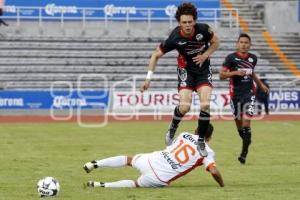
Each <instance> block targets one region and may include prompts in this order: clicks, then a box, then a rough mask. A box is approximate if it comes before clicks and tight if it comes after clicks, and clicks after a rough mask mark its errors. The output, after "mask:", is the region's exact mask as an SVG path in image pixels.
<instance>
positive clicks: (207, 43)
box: [140, 3, 219, 157]
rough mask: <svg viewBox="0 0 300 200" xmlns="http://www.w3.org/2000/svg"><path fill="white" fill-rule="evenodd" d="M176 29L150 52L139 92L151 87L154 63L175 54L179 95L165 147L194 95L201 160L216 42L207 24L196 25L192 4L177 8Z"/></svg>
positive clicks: (195, 12) (207, 121) (170, 140)
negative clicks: (197, 115) (176, 56)
mask: <svg viewBox="0 0 300 200" xmlns="http://www.w3.org/2000/svg"><path fill="white" fill-rule="evenodd" d="M175 17H176V20H177V21H178V24H179V26H177V27H176V28H175V29H174V30H173V31H172V32H171V34H170V35H169V37H168V38H167V39H166V40H165V41H163V42H162V43H161V44H160V46H159V47H158V48H157V49H156V50H155V51H154V52H153V54H152V56H151V58H150V62H149V66H148V74H147V77H146V80H145V81H144V83H143V84H142V86H141V89H140V90H141V92H143V91H145V90H147V89H148V88H149V87H150V80H151V76H152V74H153V72H154V70H155V67H156V64H157V61H158V59H159V58H161V57H162V56H163V55H164V54H166V53H168V52H170V51H172V50H175V49H176V50H177V51H178V53H179V55H178V58H177V60H178V68H177V73H178V91H179V96H180V102H179V105H178V106H177V107H176V108H175V110H174V115H173V120H172V122H171V124H170V126H169V129H168V131H167V134H166V144H167V145H170V144H171V143H172V141H173V139H174V136H175V133H176V130H177V127H178V124H179V123H180V121H181V119H182V118H183V116H184V115H185V114H186V113H187V112H189V110H190V106H191V102H192V93H193V91H195V92H197V94H198V95H199V98H200V115H199V120H198V130H199V131H198V134H199V140H198V151H199V153H200V155H201V156H204V157H205V156H207V152H206V149H205V143H204V134H205V132H206V130H207V127H208V125H209V121H210V98H211V92H212V72H211V68H210V58H209V57H210V56H211V54H212V53H213V52H214V51H215V50H216V49H217V48H218V46H219V40H218V38H217V36H216V34H214V32H213V31H212V30H211V28H210V27H209V26H208V25H207V24H203V23H196V20H197V9H196V7H195V6H194V5H193V4H191V3H183V4H181V5H179V6H178V9H177V12H176V15H175Z"/></svg>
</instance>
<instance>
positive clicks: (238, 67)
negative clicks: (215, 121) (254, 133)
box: [220, 33, 269, 164]
mask: <svg viewBox="0 0 300 200" xmlns="http://www.w3.org/2000/svg"><path fill="white" fill-rule="evenodd" d="M250 47H251V38H250V36H249V35H248V34H246V33H242V34H240V36H239V38H238V41H237V51H236V52H234V53H231V54H229V55H228V56H227V57H226V58H225V62H224V63H223V67H222V68H221V70H220V79H222V80H223V79H227V78H229V79H230V83H229V90H230V97H231V108H232V111H233V115H234V118H235V123H236V127H237V130H238V132H239V135H240V137H241V138H242V140H243V145H242V151H241V154H240V156H239V157H238V160H239V161H240V163H242V164H245V163H246V157H247V154H248V148H249V145H250V144H251V128H250V124H251V117H252V116H253V113H254V107H255V106H254V105H255V104H254V103H255V85H254V83H253V81H254V82H255V83H256V85H257V86H258V87H259V88H260V89H261V90H262V91H263V92H265V93H269V89H268V88H267V87H266V86H265V85H264V84H263V83H262V81H261V80H260V79H259V78H258V77H257V75H256V74H255V73H254V68H255V66H256V64H257V57H256V56H255V55H254V54H252V53H249V49H250Z"/></svg>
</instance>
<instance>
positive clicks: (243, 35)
mask: <svg viewBox="0 0 300 200" xmlns="http://www.w3.org/2000/svg"><path fill="white" fill-rule="evenodd" d="M243 37H245V38H248V39H249V41H250V43H251V37H250V36H249V35H248V34H247V33H241V34H240V35H239V38H238V41H240V39H241V38H243Z"/></svg>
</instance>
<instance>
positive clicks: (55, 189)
mask: <svg viewBox="0 0 300 200" xmlns="http://www.w3.org/2000/svg"><path fill="white" fill-rule="evenodd" d="M59 189H60V187H59V183H58V181H57V180H56V179H55V178H53V177H49V176H48V177H45V178H42V179H41V180H39V181H38V183H37V191H38V193H39V195H40V197H51V196H57V195H58V193H59Z"/></svg>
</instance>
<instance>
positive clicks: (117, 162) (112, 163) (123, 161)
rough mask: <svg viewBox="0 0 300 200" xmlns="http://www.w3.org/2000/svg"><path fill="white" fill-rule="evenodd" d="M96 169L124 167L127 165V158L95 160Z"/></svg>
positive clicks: (116, 157) (117, 157)
mask: <svg viewBox="0 0 300 200" xmlns="http://www.w3.org/2000/svg"><path fill="white" fill-rule="evenodd" d="M96 162H97V165H98V167H124V166H126V165H127V156H115V157H110V158H106V159H103V160H96Z"/></svg>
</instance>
